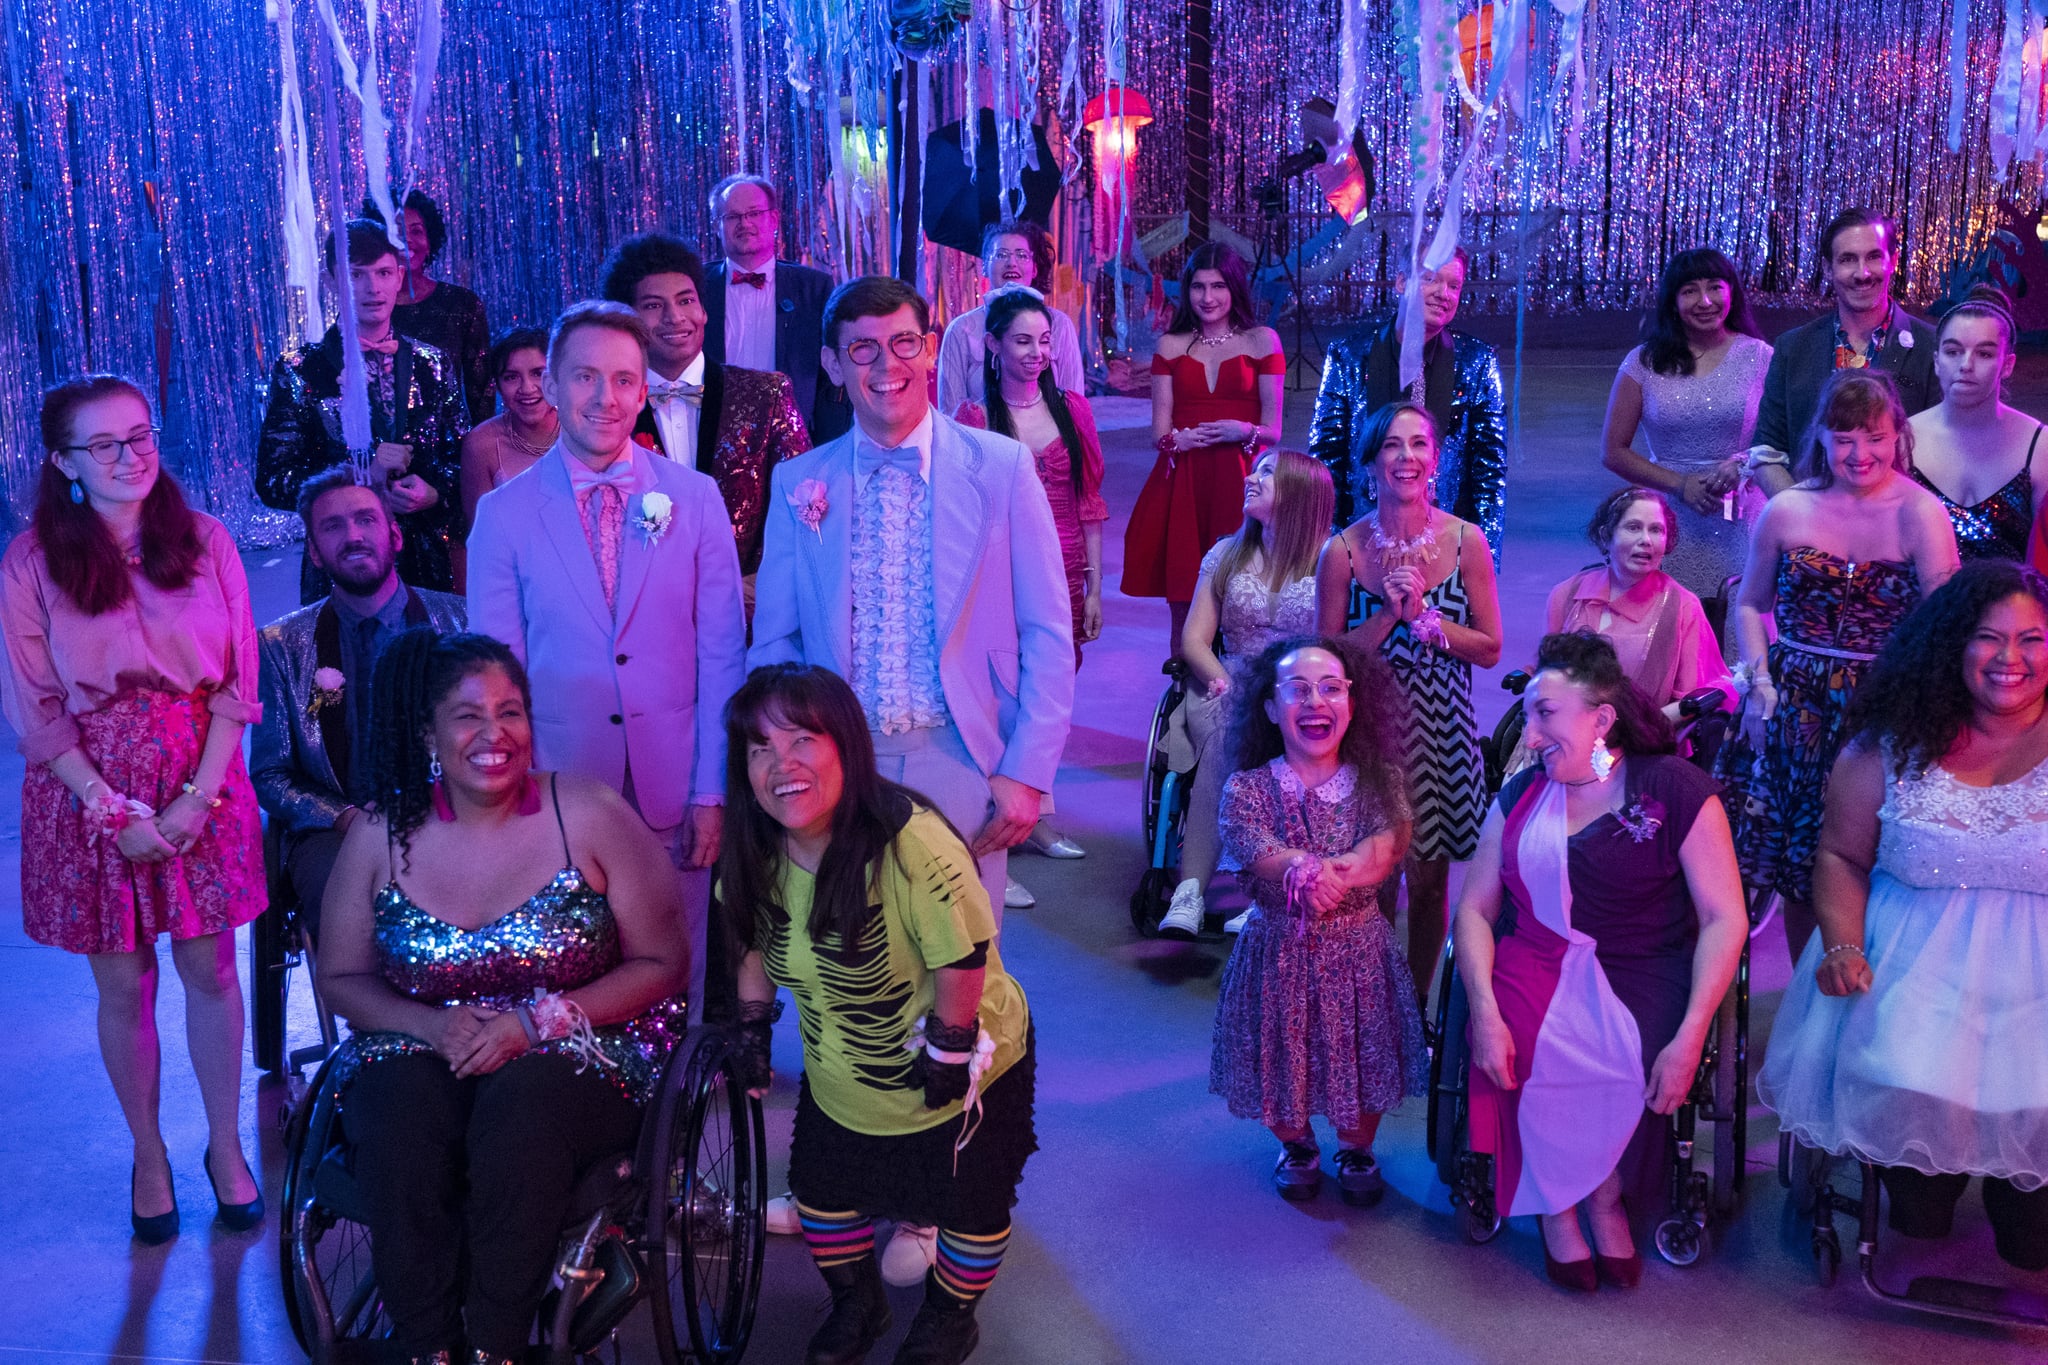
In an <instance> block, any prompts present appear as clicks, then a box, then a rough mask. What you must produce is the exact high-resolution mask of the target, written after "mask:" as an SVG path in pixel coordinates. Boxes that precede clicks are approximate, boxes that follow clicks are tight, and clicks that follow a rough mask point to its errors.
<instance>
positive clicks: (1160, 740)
mask: <svg viewBox="0 0 2048 1365" xmlns="http://www.w3.org/2000/svg"><path fill="white" fill-rule="evenodd" d="M1185 696H1186V689H1185V688H1183V687H1182V686H1181V683H1180V680H1179V679H1178V678H1176V679H1175V680H1174V681H1173V682H1172V683H1171V684H1169V685H1168V687H1167V689H1166V691H1165V692H1164V693H1162V694H1161V695H1160V698H1159V704H1158V705H1157V706H1155V707H1153V708H1152V728H1151V730H1150V731H1148V732H1147V734H1146V736H1145V785H1144V787H1143V788H1142V789H1141V790H1140V791H1139V793H1138V801H1139V807H1138V819H1139V827H1140V828H1142V829H1143V830H1144V831H1145V849H1146V854H1147V856H1150V853H1151V850H1152V848H1153V847H1154V845H1155V844H1157V842H1158V839H1159V820H1160V796H1161V794H1162V793H1163V792H1164V790H1165V787H1166V772H1167V768H1166V727H1167V724H1168V722H1169V721H1171V720H1172V719H1173V713H1174V711H1175V710H1177V709H1178V708H1179V706H1180V704H1181V701H1182V700H1183V698H1184V697H1185Z"/></svg>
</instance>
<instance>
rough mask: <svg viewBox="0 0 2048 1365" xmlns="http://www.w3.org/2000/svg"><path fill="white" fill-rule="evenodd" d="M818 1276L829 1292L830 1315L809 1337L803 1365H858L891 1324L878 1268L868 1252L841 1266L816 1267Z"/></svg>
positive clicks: (885, 1294) (887, 1303)
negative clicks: (830, 1297) (822, 1278)
mask: <svg viewBox="0 0 2048 1365" xmlns="http://www.w3.org/2000/svg"><path fill="white" fill-rule="evenodd" d="M818 1273H819V1274H820V1275H823V1276H824V1277H825V1286H826V1288H828V1289H830V1290H831V1291H832V1314H831V1316H830V1317H828V1318H826V1319H825V1325H824V1326H822V1327H820V1328H819V1329H818V1330H817V1333H816V1334H815V1335H813V1336H812V1337H811V1344H810V1346H809V1348H808V1349H806V1350H805V1352H804V1365H861V1362H862V1361H864V1360H866V1359H867V1358H868V1352H869V1350H871V1349H872V1348H873V1347H874V1344H875V1343H876V1342H878V1341H880V1340H881V1339H882V1337H883V1336H884V1335H886V1334H887V1332H888V1331H889V1328H890V1327H891V1326H892V1325H893V1322H894V1320H893V1319H892V1318H890V1316H889V1295H888V1291H887V1290H885V1289H883V1288H882V1271H881V1268H880V1267H879V1266H878V1265H876V1263H875V1258H874V1254H873V1253H872V1252H870V1253H869V1254H868V1255H866V1256H863V1257H861V1258H860V1259H859V1260H858V1261H848V1262H847V1263H845V1264H844V1265H835V1266H830V1267H826V1266H819V1267H818Z"/></svg>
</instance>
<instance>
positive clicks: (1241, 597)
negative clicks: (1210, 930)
mask: <svg viewBox="0 0 2048 1365" xmlns="http://www.w3.org/2000/svg"><path fill="white" fill-rule="evenodd" d="M1336 505H1337V491H1336V485H1335V484H1334V482H1333V481H1332V480H1331V478H1330V471H1329V469H1328V468H1327V467H1325V466H1324V465H1323V463H1322V461H1320V460H1317V459H1315V458H1314V457H1312V456H1309V455H1304V454H1302V453H1300V452H1299V451H1294V450H1275V451H1269V452H1268V453H1266V454H1265V455H1263V456H1261V457H1260V459H1259V462H1258V464H1256V465H1254V466H1253V467H1252V472H1251V474H1250V475H1249V476H1248V477H1246V479H1245V481H1244V524H1243V525H1242V526H1241V527H1239V528H1238V531H1237V534H1236V535H1234V536H1231V537H1229V538H1228V539H1225V540H1219V541H1217V542H1216V543H1215V544H1214V545H1212V546H1210V547H1209V552H1208V553H1207V554H1206V555H1204V556H1202V577H1201V580H1200V581H1199V582H1198V583H1196V585H1195V600H1194V602H1193V603H1192V604H1191V605H1190V607H1189V609H1188V620H1187V625H1186V626H1184V627H1183V628H1182V630H1181V642H1180V649H1181V658H1182V659H1184V660H1186V662H1187V669H1188V673H1189V674H1190V675H1191V679H1190V686H1189V688H1188V697H1187V701H1186V703H1185V706H1186V712H1187V715H1186V719H1187V729H1188V741H1189V743H1190V744H1191V745H1192V746H1193V748H1194V751H1195V782H1194V786H1193V788H1192V790H1190V792H1189V793H1188V801H1189V808H1188V818H1187V820H1186V822H1185V823H1184V825H1183V830H1184V834H1183V838H1182V843H1181V850H1180V885H1179V886H1177V887H1175V888H1174V892H1173V900H1172V902H1171V903H1170V904H1169V905H1168V906H1167V910H1166V914H1165V915H1164V916H1163V917H1162V918H1161V919H1160V921H1159V932H1160V934H1161V935H1163V936H1164V937H1167V938H1180V939H1191V938H1193V937H1195V935H1197V934H1198V933H1200V932H1201V930H1202V917H1203V916H1204V915H1205V914H1206V913H1207V907H1206V906H1205V905H1204V904H1203V901H1202V897H1203V896H1204V895H1205V894H1207V892H1208V889H1209V879H1210V878H1211V877H1213V876H1215V875H1216V865H1217V862H1218V859H1219V857H1220V855H1221V853H1222V848H1221V845H1220V843H1219V840H1218V831H1217V826H1216V812H1217V809H1218V803H1219V802H1220V801H1221V800H1222V796H1223V779H1224V778H1226V777H1228V776H1229V774H1228V773H1227V772H1225V771H1224V767H1225V764H1224V763H1223V761H1222V758H1221V755H1220V754H1217V756H1216V760H1215V761H1214V762H1211V761H1209V758H1210V755H1211V754H1212V753H1214V752H1215V751H1216V750H1217V749H1218V746H1217V744H1216V740H1217V739H1218V737H1220V736H1221V734H1222V732H1223V728H1224V719H1225V716H1226V714H1227V712H1228V708H1229V705H1230V703H1229V702H1228V701H1227V700H1226V698H1227V697H1228V695H1229V692H1230V687H1231V680H1232V674H1231V670H1232V669H1233V668H1234V667H1239V666H1241V665H1243V664H1244V663H1245V662H1246V661H1248V660H1250V659H1252V658H1254V657H1256V656H1257V655H1258V653H1259V651H1260V650H1262V649H1264V648H1265V647H1266V646H1267V645H1270V644H1273V643H1274V642H1275V641H1278V640H1287V639H1292V638H1293V637H1295V636H1297V635H1313V634H1314V633H1315V628H1316V555H1317V553H1318V552H1319V551H1320V550H1321V548H1322V542H1323V538H1324V537H1325V536H1327V535H1328V534H1329V533H1330V517H1331V515H1332V513H1333V512H1334V511H1335V509H1336ZM1239 922H1240V921H1235V920H1234V921H1232V922H1231V925H1226V926H1224V927H1225V928H1226V929H1229V928H1231V927H1232V925H1235V924H1237V923H1239Z"/></svg>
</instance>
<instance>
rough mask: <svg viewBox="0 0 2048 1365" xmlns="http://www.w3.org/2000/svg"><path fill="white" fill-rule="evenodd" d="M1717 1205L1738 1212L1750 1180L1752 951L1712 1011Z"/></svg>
mask: <svg viewBox="0 0 2048 1365" xmlns="http://www.w3.org/2000/svg"><path fill="white" fill-rule="evenodd" d="M1713 1104H1714V1113H1715V1114H1716V1115H1719V1116H1723V1117H1720V1118H1717V1120H1716V1122H1715V1125H1714V1171H1713V1195H1712V1198H1713V1203H1712V1205H1711V1207H1712V1209H1713V1212H1714V1215H1715V1216H1716V1217H1720V1218H1725V1217H1727V1216H1728V1215H1730V1214H1732V1213H1733V1212H1734V1211H1735V1202H1736V1200H1737V1199H1738V1198H1739V1197H1740V1196H1741V1194H1742V1187H1743V1185H1744V1183H1746V1180H1747V1169H1746V1168H1747V1162H1748V1154H1749V950H1748V948H1747V947H1745V948H1744V949H1743V954H1742V962H1741V964H1740V965H1739V966H1737V967H1736V969H1735V983H1734V984H1733V985H1732V986H1730V987H1729V989H1728V995H1727V998H1726V999H1724V1000H1723V1001H1722V1002H1721V1008H1720V1009H1719V1010H1718V1011H1717V1012H1716V1013H1715V1015H1714V1093H1713Z"/></svg>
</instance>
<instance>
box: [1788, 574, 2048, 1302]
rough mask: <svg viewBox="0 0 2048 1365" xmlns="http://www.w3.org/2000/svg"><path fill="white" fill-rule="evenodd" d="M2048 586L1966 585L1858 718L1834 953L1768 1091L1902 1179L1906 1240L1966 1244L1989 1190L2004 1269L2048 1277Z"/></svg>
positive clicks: (1820, 941) (1875, 684)
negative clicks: (2045, 1045)
mask: <svg viewBox="0 0 2048 1365" xmlns="http://www.w3.org/2000/svg"><path fill="white" fill-rule="evenodd" d="M2044 689H2048V583H2044V582H2043V581H2042V580H2041V578H2040V577H2039V576H2038V575H2036V574H2034V573H2032V572H2031V571H2029V570H2027V569H2024V568H2022V567H2020V566H2019V565H2017V564H2009V563H2001V562H1998V561H1987V562H1979V563H1976V564H1971V565H1967V566H1965V567H1964V568H1963V569H1962V571H1961V572H1959V573H1958V574H1956V576H1955V577H1954V578H1951V579H1950V580H1949V581H1948V582H1947V583H1946V584H1945V585H1944V586H1943V587H1942V588H1941V589H1940V590H1939V591H1938V592H1936V593H1934V594H1933V596H1931V597H1930V598H1928V600H1927V602H1926V603H1925V605H1923V606H1922V607H1921V608H1920V609H1919V610H1918V611H1916V612H1914V613H1913V615H1912V616H1911V617H1909V618H1908V619H1907V620H1906V622H1905V624H1904V625H1902V626H1900V628H1899V630H1898V633H1897V634H1895V635H1894V636H1893V637H1892V640H1891V642H1890V643H1889V644H1888V645H1886V646H1885V649H1884V651H1883V653H1882V654H1880V655H1879V657H1878V659H1877V662H1876V663H1875V664H1873V665H1872V666H1871V669H1870V673H1869V676H1868V678H1867V679H1866V680H1865V682H1864V684H1863V690H1862V692H1861V693H1860V694H1859V695H1858V697H1857V700H1856V706H1855V722H1856V730H1857V737H1856V741H1855V742H1854V743H1853V744H1852V745H1851V746H1850V747H1849V748H1848V749H1847V750H1846V751H1845V752H1844V753H1843V755H1842V759H1841V761H1840V762H1839V763H1837V764H1836V765H1835V773H1834V780H1833V791H1832V792H1831V794H1830V796H1829V800H1828V804H1829V822H1828V832H1827V835H1826V838H1825V839H1824V840H1823V842H1822V844H1821V851H1820V857H1819V860H1818V862H1817V863H1816V865H1815V867H1814V882H1815V886H1816V889H1817V890H1818V892H1819V896H1818V899H1817V901H1816V904H1817V907H1818V909H1819V911H1820V933H1819V934H1818V935H1816V936H1815V938H1814V941H1813V942H1811V943H1809V944H1807V947H1806V953H1805V955H1804V956H1803V957H1801V958H1800V960H1799V966H1798V969H1797V970H1796V971H1795V972H1794V973H1793V978H1792V984H1791V986H1790V987H1788V988H1787V990H1786V992H1785V999H1784V1002H1783V1004H1782V1005H1781V1006H1780V1007H1779V1010H1778V1019H1777V1023H1776V1024H1775V1025H1774V1026H1773V1027H1772V1029H1771V1048H1770V1055H1769V1056H1768V1057H1767V1058H1766V1059H1765V1062H1764V1066H1763V1070H1762V1072H1761V1073H1760V1074H1759V1075H1758V1076H1757V1091H1758V1093H1759V1094H1761V1095H1762V1096H1763V1099H1764V1102H1765V1103H1766V1104H1769V1105H1770V1106H1771V1107H1772V1108H1773V1109H1775V1110H1777V1111H1778V1118H1779V1125H1780V1127H1781V1128H1783V1129H1784V1130H1785V1131H1787V1132H1789V1133H1792V1134H1794V1135H1795V1136H1797V1137H1798V1138H1799V1140H1800V1141H1802V1142H1804V1143H1806V1144H1807V1145H1808V1146H1811V1147H1817V1148H1819V1149H1821V1150H1823V1151H1827V1152H1832V1153H1835V1154H1836V1155H1845V1156H1855V1157H1857V1158H1860V1159H1862V1160H1866V1161H1874V1162H1878V1163H1880V1164H1882V1166H1883V1172H1882V1175H1883V1180H1884V1183H1885V1186H1886V1188H1887V1189H1888V1191H1889V1192H1890V1194H1891V1225H1892V1226H1893V1227H1894V1228H1895V1229H1897V1230H1898V1231H1900V1232H1904V1233H1906V1234H1908V1235H1909V1236H1914V1237H1941V1236H1945V1235H1947V1233H1948V1231H1949V1229H1950V1223H1951V1219H1952V1218H1953V1215H1954V1212H1955V1205H1956V1200H1957V1199H1958V1198H1959V1197H1960V1196H1961V1195H1962V1193H1963V1188H1964V1186H1966V1185H1967V1184H1968V1183H1969V1180H1970V1177H1971V1176H1973V1175H1979V1176H1982V1177H1984V1208H1985V1212H1987V1213H1988V1214H1989V1215H1990V1216H1991V1227H1992V1232H1993V1234H1994V1237H1995V1240H1996V1244H1997V1248H1998V1254H1999V1255H2000V1256H2001V1257H2003V1258H2004V1259H2005V1260H2007V1261H2008V1262H2010V1263H2012V1264H2013V1265H2016V1266H2019V1267H2020V1268H2022V1269H2024V1270H2032V1271H2038V1270H2044V1269H2048V1054H2044V1053H2043V1051H2042V1049H2041V1038H2042V1036H2043V1032H2044V1030H2048V938H2044V937H2043V935H2042V933H2041V926H2042V924H2043V923H2044V922H2048V894H2044V892H2043V887H2044V886H2048V708H2044V697H2043V691H2044Z"/></svg>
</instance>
